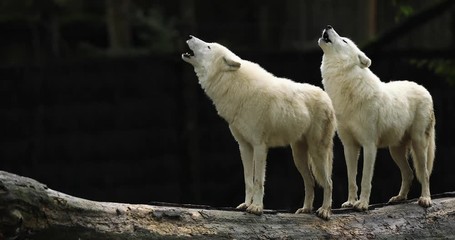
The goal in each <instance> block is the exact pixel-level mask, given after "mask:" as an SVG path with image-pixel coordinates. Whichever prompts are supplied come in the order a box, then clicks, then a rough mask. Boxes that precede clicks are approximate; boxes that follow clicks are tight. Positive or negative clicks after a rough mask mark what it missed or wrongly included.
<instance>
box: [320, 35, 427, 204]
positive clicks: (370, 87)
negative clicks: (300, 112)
mask: <svg viewBox="0 0 455 240" xmlns="http://www.w3.org/2000/svg"><path fill="white" fill-rule="evenodd" d="M318 44H319V46H320V47H321V48H322V50H323V52H324V55H323V57H322V65H321V74H322V78H323V85H324V89H325V90H326V92H327V93H328V94H329V96H330V98H331V99H332V103H333V107H334V109H335V112H336V117H337V121H338V135H339V137H340V139H341V141H342V143H343V147H344V155H345V159H346V165H347V170H348V184H349V196H348V200H347V202H345V203H343V205H342V206H343V207H352V206H353V207H354V208H356V209H357V210H366V209H367V208H368V204H369V198H370V192H371V180H372V177H373V168H374V162H375V159H376V152H377V148H381V147H389V151H390V154H391V155H392V158H393V160H394V161H395V163H396V164H397V165H398V167H399V168H400V171H401V177H402V182H401V189H400V192H399V194H398V195H397V196H395V197H392V198H391V199H390V200H389V202H399V201H403V200H405V199H406V198H407V194H408V192H409V188H410V185H411V182H412V179H413V178H414V176H413V173H412V170H411V168H410V167H409V163H408V160H407V157H408V153H409V152H411V153H412V159H413V162H414V168H415V171H416V175H417V179H418V180H419V181H420V183H421V185H422V192H421V197H420V199H419V201H418V202H419V204H420V205H421V206H423V207H429V206H430V205H431V197H430V183H429V181H430V180H429V178H430V174H431V171H432V168H433V161H434V154H435V130H434V126H435V117H434V112H433V101H432V98H431V95H430V93H429V92H428V91H427V90H426V89H425V88H424V87H422V86H420V85H418V84H416V83H414V82H410V81H393V82H389V83H384V82H381V81H380V80H379V78H378V77H377V76H376V75H374V74H373V73H372V72H371V71H370V69H369V68H368V67H369V66H370V64H371V60H370V59H369V58H368V57H367V56H366V55H365V54H364V53H363V52H362V51H360V49H359V48H358V47H357V46H356V45H355V44H354V43H353V42H352V41H351V40H349V39H347V38H344V37H340V36H339V35H338V34H337V33H336V32H335V30H334V29H333V28H332V27H331V26H327V27H326V28H325V29H324V31H323V33H322V37H321V38H320V39H319V41H318ZM361 147H363V159H364V165H363V166H364V167H363V172H362V183H361V187H362V189H361V194H360V199H359V200H357V184H356V175H357V163H358V157H359V152H360V148H361Z"/></svg>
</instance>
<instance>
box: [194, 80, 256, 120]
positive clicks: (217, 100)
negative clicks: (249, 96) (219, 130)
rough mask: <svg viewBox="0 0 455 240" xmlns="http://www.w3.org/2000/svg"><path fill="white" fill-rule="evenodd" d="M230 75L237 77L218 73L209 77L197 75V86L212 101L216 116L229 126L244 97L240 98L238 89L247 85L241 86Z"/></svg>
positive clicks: (239, 109)
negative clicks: (199, 86) (198, 85)
mask: <svg viewBox="0 0 455 240" xmlns="http://www.w3.org/2000/svg"><path fill="white" fill-rule="evenodd" d="M196 74H197V73H196ZM206 74H207V73H206ZM229 75H230V76H229ZM232 75H237V73H235V72H218V73H215V74H211V75H204V76H203V75H198V77H199V84H200V85H201V87H202V89H203V90H204V91H205V93H206V94H207V96H208V97H209V98H210V99H211V100H212V101H213V103H214V105H215V107H216V110H217V111H218V114H219V115H220V116H221V117H223V118H224V119H225V120H226V121H227V122H228V123H230V124H231V123H232V122H233V121H234V120H235V116H236V115H237V114H238V112H239V111H241V103H242V100H243V99H244V96H241V93H242V92H243V91H239V90H238V89H239V88H241V87H245V86H242V85H247V83H245V84H242V83H241V82H240V81H239V79H238V78H237V77H232Z"/></svg>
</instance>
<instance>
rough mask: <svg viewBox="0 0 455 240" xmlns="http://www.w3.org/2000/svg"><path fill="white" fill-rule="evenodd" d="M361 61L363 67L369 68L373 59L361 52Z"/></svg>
mask: <svg viewBox="0 0 455 240" xmlns="http://www.w3.org/2000/svg"><path fill="white" fill-rule="evenodd" d="M359 61H360V67H361V68H367V67H369V66H370V65H371V59H369V58H368V57H367V55H365V53H363V52H361V53H359Z"/></svg>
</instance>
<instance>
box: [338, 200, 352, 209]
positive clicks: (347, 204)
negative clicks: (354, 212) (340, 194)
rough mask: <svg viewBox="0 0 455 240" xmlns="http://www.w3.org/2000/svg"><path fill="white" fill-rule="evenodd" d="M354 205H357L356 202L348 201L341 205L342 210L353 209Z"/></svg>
mask: <svg viewBox="0 0 455 240" xmlns="http://www.w3.org/2000/svg"><path fill="white" fill-rule="evenodd" d="M354 203H355V201H349V200H348V201H346V202H344V203H343V204H341V207H342V208H352V207H354Z"/></svg>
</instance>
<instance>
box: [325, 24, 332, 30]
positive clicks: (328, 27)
mask: <svg viewBox="0 0 455 240" xmlns="http://www.w3.org/2000/svg"><path fill="white" fill-rule="evenodd" d="M332 28H333V27H332V25H327V27H325V30H329V29H332Z"/></svg>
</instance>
